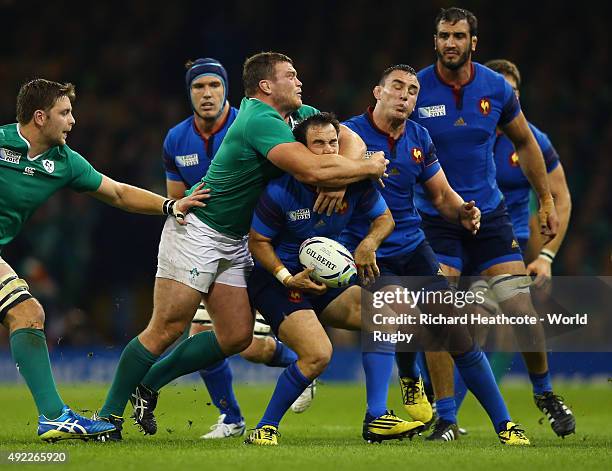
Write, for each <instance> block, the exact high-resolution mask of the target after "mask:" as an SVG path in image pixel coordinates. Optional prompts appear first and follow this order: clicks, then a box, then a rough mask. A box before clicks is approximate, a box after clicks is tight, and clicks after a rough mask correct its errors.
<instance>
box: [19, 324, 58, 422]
mask: <svg viewBox="0 0 612 471" xmlns="http://www.w3.org/2000/svg"><path fill="white" fill-rule="evenodd" d="M10 345H11V353H12V355H13V360H14V361H15V363H16V365H17V368H18V369H19V372H20V373H21V376H23V379H25V382H26V384H27V385H28V388H30V392H31V393H32V397H33V398H34V402H35V403H36V407H37V408H38V413H39V414H42V415H44V416H45V417H46V418H47V419H56V418H58V417H59V416H60V415H61V414H62V408H63V407H64V401H62V399H61V398H60V396H59V393H58V392H57V388H56V387H55V381H54V380H53V373H52V372H51V362H50V361H49V352H48V350H47V341H46V339H45V333H44V332H43V331H42V330H39V329H17V330H15V331H14V332H13V333H12V334H11V337H10Z"/></svg>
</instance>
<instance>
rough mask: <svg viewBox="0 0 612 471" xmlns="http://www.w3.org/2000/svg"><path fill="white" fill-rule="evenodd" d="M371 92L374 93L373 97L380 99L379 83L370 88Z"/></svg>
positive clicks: (380, 88) (380, 89)
mask: <svg viewBox="0 0 612 471" xmlns="http://www.w3.org/2000/svg"><path fill="white" fill-rule="evenodd" d="M372 93H373V95H374V98H376V99H377V100H380V97H381V96H382V87H381V86H380V85H376V86H375V87H374V89H373V90H372Z"/></svg>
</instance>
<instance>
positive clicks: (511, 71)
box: [485, 59, 521, 87]
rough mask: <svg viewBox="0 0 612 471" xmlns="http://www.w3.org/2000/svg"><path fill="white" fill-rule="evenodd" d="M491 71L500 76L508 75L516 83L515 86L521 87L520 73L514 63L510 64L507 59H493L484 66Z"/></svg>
mask: <svg viewBox="0 0 612 471" xmlns="http://www.w3.org/2000/svg"><path fill="white" fill-rule="evenodd" d="M485 66H486V67H488V68H489V69H491V70H494V71H495V72H497V73H500V74H502V75H509V76H510V77H512V78H513V79H514V80H515V81H516V86H517V87H520V86H521V73H520V72H519V69H518V67H517V66H516V64H515V63H514V62H510V61H509V60H507V59H493V60H490V61H488V62H487V63H486V64H485Z"/></svg>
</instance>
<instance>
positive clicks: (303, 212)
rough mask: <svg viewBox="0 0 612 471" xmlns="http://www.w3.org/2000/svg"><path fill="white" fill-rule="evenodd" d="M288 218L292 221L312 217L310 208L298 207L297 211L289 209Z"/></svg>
mask: <svg viewBox="0 0 612 471" xmlns="http://www.w3.org/2000/svg"><path fill="white" fill-rule="evenodd" d="M287 219H289V221H291V222H295V221H304V220H305V219H310V209H308V208H302V209H296V210H295V211H287Z"/></svg>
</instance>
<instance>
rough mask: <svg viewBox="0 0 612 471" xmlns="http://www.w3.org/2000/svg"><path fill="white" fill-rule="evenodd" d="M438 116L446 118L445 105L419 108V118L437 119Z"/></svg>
mask: <svg viewBox="0 0 612 471" xmlns="http://www.w3.org/2000/svg"><path fill="white" fill-rule="evenodd" d="M438 116H446V105H433V106H424V107H422V108H419V118H437V117H438Z"/></svg>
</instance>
